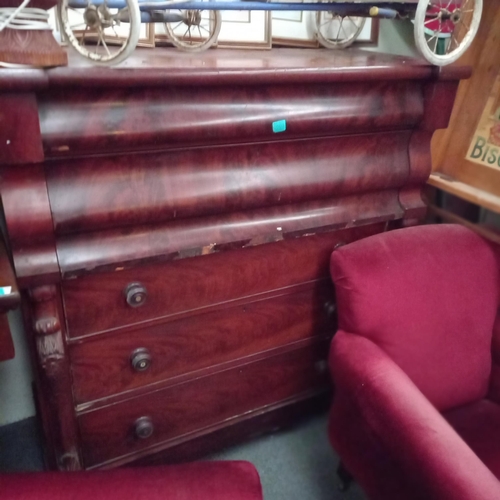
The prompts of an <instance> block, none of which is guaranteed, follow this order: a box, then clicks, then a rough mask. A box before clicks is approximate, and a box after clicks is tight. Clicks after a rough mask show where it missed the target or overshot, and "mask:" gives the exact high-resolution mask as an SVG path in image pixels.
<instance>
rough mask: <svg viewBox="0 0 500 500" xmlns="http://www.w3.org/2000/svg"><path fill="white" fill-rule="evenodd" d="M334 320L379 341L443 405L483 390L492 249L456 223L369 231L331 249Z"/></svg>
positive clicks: (493, 299) (494, 292)
mask: <svg viewBox="0 0 500 500" xmlns="http://www.w3.org/2000/svg"><path fill="white" fill-rule="evenodd" d="M331 273H332V278H333V280H334V282H335V287H336V294H337V304H338V311H339V327H340V328H341V329H343V330H345V331H349V332H354V333H357V334H360V335H363V336H365V337H367V338H369V339H371V340H372V341H374V342H375V343H376V344H377V345H378V346H380V347H381V348H382V349H384V350H385V351H386V352H387V353H388V354H389V356H390V357H391V358H392V359H393V360H394V361H396V363H397V364H398V365H399V366H401V367H402V368H403V370H404V371H405V373H407V374H408V375H409V376H410V378H411V379H412V380H413V381H414V382H415V383H416V385H417V386H418V387H419V389H420V390H421V391H422V392H423V393H424V394H425V396H426V397H427V398H428V399H429V400H430V401H431V402H432V403H433V404H434V405H435V406H437V407H438V408H440V409H442V410H445V409H448V408H452V407H454V406H457V405H461V404H466V403H469V402H471V401H474V400H476V399H479V398H482V397H484V396H485V395H486V393H487V390H488V383H489V377H490V371H491V352H490V344H491V336H492V329H493V322H494V319H495V315H496V310H497V305H498V271H497V264H496V259H495V255H494V253H493V251H492V249H491V248H490V247H489V246H488V244H486V243H485V242H484V241H483V240H482V239H481V238H480V237H479V236H478V235H476V234H475V233H473V232H472V231H470V230H468V229H466V228H464V227H462V226H456V225H436V226H419V227H414V228H408V229H400V230H396V231H391V232H389V233H384V234H381V235H376V236H372V237H369V238H366V239H363V240H360V241H358V242H355V243H352V244H350V245H347V246H344V247H341V248H340V249H338V250H337V251H335V252H333V254H332V259H331Z"/></svg>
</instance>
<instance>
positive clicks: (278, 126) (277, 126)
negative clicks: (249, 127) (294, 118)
mask: <svg viewBox="0 0 500 500" xmlns="http://www.w3.org/2000/svg"><path fill="white" fill-rule="evenodd" d="M285 130H286V120H278V121H276V122H273V132H274V133H275V134H278V133H279V132H284V131H285Z"/></svg>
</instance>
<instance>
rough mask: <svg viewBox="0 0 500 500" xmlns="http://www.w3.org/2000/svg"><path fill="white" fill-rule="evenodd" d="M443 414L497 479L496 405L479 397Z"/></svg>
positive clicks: (499, 422) (499, 419) (499, 412)
mask: <svg viewBox="0 0 500 500" xmlns="http://www.w3.org/2000/svg"><path fill="white" fill-rule="evenodd" d="M443 416H444V417H445V418H446V420H448V422H449V423H450V424H451V426H452V427H453V428H454V429H455V430H456V431H457V433H458V434H460V436H461V437H462V439H463V440H464V441H465V442H466V443H467V444H468V445H469V446H470V447H471V448H472V450H473V451H474V453H475V454H476V455H477V456H478V457H479V458H480V459H481V461H482V462H484V464H485V465H486V466H487V467H488V469H490V471H491V472H493V474H495V476H496V477H497V478H499V479H500V452H499V449H500V405H499V404H497V403H494V402H492V401H490V400H488V399H481V400H480V401H476V402H474V403H471V404H468V405H464V406H460V407H459V408H455V409H453V410H450V411H447V412H445V413H444V414H443Z"/></svg>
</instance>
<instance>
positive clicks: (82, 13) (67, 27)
mask: <svg viewBox="0 0 500 500" xmlns="http://www.w3.org/2000/svg"><path fill="white" fill-rule="evenodd" d="M80 4H81V3H78V4H76V3H75V4H74V5H80ZM123 4H124V6H123V8H109V7H108V5H107V2H106V0H104V1H103V2H102V3H95V4H93V3H92V1H91V0H88V3H87V5H86V6H85V7H83V6H82V7H78V8H74V7H71V6H70V5H71V0H60V1H59V3H58V6H57V15H58V18H59V23H60V25H61V29H62V32H63V33H64V36H65V38H66V39H67V41H68V42H69V44H70V45H71V47H73V49H75V50H76V51H77V52H78V53H79V54H81V55H82V56H83V57H86V58H87V59H90V60H91V61H92V62H94V63H95V64H99V65H104V66H111V65H114V64H118V63H120V62H122V61H124V60H125V59H126V58H127V57H128V56H129V55H130V54H131V53H132V52H133V51H134V49H135V47H136V46H137V42H138V41H139V34H140V29H141V13H140V10H139V4H138V2H137V0H123Z"/></svg>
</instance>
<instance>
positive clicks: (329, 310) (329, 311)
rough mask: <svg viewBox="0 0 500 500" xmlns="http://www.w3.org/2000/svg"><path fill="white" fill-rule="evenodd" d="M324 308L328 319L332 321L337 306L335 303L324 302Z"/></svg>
mask: <svg viewBox="0 0 500 500" xmlns="http://www.w3.org/2000/svg"><path fill="white" fill-rule="evenodd" d="M324 308H325V312H326V315H327V317H328V319H332V318H333V317H334V316H335V313H336V312H337V304H335V302H332V301H330V300H328V301H326V302H325V305H324Z"/></svg>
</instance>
